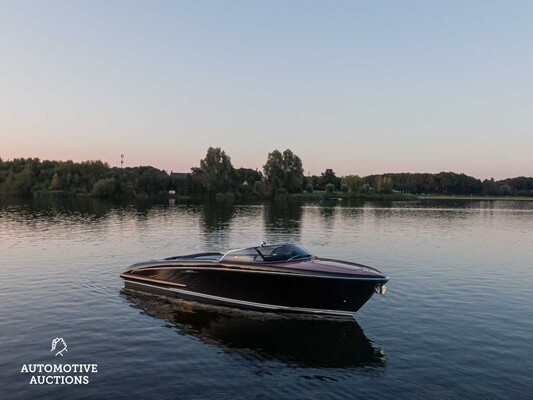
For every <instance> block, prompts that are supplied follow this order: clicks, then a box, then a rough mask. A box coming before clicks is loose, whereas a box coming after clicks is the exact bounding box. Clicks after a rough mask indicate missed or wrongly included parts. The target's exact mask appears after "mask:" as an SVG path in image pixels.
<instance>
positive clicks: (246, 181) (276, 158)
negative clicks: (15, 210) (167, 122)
mask: <svg viewBox="0 0 533 400" xmlns="http://www.w3.org/2000/svg"><path fill="white" fill-rule="evenodd" d="M169 191H170V193H176V194H177V195H180V196H193V197H201V196H206V195H207V196H211V197H216V196H221V195H224V196H225V195H228V194H229V195H234V196H243V197H247V196H250V197H257V198H264V197H273V196H276V195H285V194H294V193H301V192H307V193H312V192H315V191H325V192H330V193H333V192H339V191H341V192H345V193H349V194H352V195H354V196H357V195H364V194H370V193H379V194H392V193H410V194H418V195H423V194H441V195H499V196H533V178H528V177H517V178H509V179H503V180H499V181H495V180H494V179H485V180H483V181H482V180H480V179H477V178H474V177H471V176H468V175H465V174H457V173H454V172H440V173H437V174H430V173H390V174H379V175H368V176H364V177H360V176H358V175H346V176H342V177H338V176H336V174H335V172H334V171H333V170H332V169H326V170H325V171H324V172H322V173H321V174H320V175H310V176H304V169H303V164H302V160H301V159H300V157H298V156H297V155H296V154H294V153H293V152H292V151H291V150H289V149H287V150H285V151H283V152H281V151H279V150H274V151H272V152H271V153H269V154H268V157H267V160H266V162H265V164H264V165H263V169H262V170H261V171H258V170H255V169H251V168H235V167H234V166H233V164H232V162H231V158H230V157H229V156H228V155H227V154H226V153H225V152H224V150H222V149H220V148H212V147H210V148H209V149H208V150H207V153H206V155H205V157H204V158H203V159H201V160H200V162H199V166H198V167H193V168H191V170H190V171H189V172H186V173H173V172H171V173H168V172H166V171H163V170H160V169H157V168H154V167H151V166H140V167H127V168H118V167H111V166H109V164H107V163H104V162H102V161H85V162H73V161H49V160H40V159H38V158H16V159H13V160H2V159H1V158H0V193H1V194H10V195H20V196H32V195H47V194H55V193H58V194H59V193H66V194H74V195H88V196H95V197H121V196H122V197H132V196H151V195H158V194H165V193H168V192H169Z"/></svg>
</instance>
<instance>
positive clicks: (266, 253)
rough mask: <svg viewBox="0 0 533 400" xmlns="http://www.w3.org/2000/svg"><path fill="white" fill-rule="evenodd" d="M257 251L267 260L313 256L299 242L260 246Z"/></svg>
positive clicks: (287, 259) (286, 259) (288, 259)
mask: <svg viewBox="0 0 533 400" xmlns="http://www.w3.org/2000/svg"><path fill="white" fill-rule="evenodd" d="M257 251H258V252H259V253H260V254H261V256H263V259H264V260H265V261H290V260H297V259H301V258H310V257H313V255H312V254H311V253H309V252H308V251H307V250H306V249H304V248H303V247H302V246H300V245H298V244H294V243H291V244H282V245H274V246H262V247H258V248H257Z"/></svg>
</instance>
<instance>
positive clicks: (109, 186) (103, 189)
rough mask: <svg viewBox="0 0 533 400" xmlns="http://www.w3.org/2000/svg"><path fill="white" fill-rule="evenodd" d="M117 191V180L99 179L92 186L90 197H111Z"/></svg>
mask: <svg viewBox="0 0 533 400" xmlns="http://www.w3.org/2000/svg"><path fill="white" fill-rule="evenodd" d="M116 191H117V180H116V179H115V178H104V179H100V180H99V181H98V182H96V183H95V184H94V187H93V190H91V196H94V197H113V196H114V195H115V193H116Z"/></svg>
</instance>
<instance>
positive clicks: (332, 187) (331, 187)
mask: <svg viewBox="0 0 533 400" xmlns="http://www.w3.org/2000/svg"><path fill="white" fill-rule="evenodd" d="M334 191H335V185H334V184H333V183H328V184H327V185H326V193H333V192H334Z"/></svg>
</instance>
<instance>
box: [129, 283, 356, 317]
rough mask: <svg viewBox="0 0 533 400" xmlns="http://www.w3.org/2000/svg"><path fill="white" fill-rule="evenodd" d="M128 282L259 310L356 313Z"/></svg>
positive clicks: (336, 313)
mask: <svg viewBox="0 0 533 400" xmlns="http://www.w3.org/2000/svg"><path fill="white" fill-rule="evenodd" d="M127 282H130V283H133V284H135V285H142V286H149V287H153V288H156V289H163V290H168V291H171V292H176V293H181V294H186V295H190V296H195V297H201V298H206V299H211V300H217V301H221V302H226V303H232V304H240V305H245V306H251V307H257V308H264V309H267V310H276V311H291V312H302V313H313V314H329V315H344V316H353V314H354V313H355V311H339V310H323V309H319V308H303V307H289V306H280V305H274V304H265V303H255V302H252V301H244V300H236V299H230V298H227V297H220V296H213V295H210V294H204V293H197V292H191V291H189V290H183V289H175V288H170V287H161V286H156V285H150V284H148V283H142V282H135V281H131V280H127Z"/></svg>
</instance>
